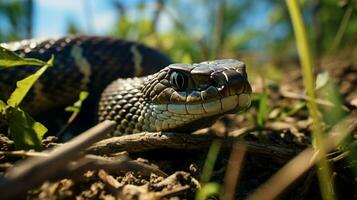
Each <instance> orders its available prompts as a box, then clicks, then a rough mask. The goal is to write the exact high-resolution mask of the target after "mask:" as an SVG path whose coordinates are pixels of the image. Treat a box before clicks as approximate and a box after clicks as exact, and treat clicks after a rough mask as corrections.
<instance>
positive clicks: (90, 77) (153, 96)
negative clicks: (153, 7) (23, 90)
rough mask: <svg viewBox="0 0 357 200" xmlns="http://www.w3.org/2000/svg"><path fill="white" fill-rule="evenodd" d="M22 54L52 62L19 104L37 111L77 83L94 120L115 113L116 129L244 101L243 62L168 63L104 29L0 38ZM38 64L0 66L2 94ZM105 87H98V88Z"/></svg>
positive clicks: (176, 121)
mask: <svg viewBox="0 0 357 200" xmlns="http://www.w3.org/2000/svg"><path fill="white" fill-rule="evenodd" d="M1 45H2V46H3V47H5V48H8V49H10V50H13V51H15V52H16V53H18V54H20V55H22V56H24V57H32V58H38V59H41V60H48V59H49V58H50V56H51V55H52V54H53V55H54V56H55V62H54V66H53V67H51V68H49V69H48V70H47V71H46V72H45V74H44V75H43V76H41V77H40V79H39V80H38V81H37V82H36V84H35V85H34V87H33V88H32V90H31V91H30V93H29V94H28V96H27V97H26V99H25V100H24V103H23V105H21V107H22V108H23V109H24V110H26V111H27V112H30V113H34V114H36V113H41V112H44V111H46V110H50V109H55V108H59V107H63V106H66V105H69V104H72V103H73V102H74V101H75V100H76V99H77V98H78V94H79V92H80V91H81V90H88V91H89V92H90V94H91V96H92V99H95V101H99V103H97V106H96V107H97V110H98V120H99V121H103V120H106V119H109V120H115V121H116V122H117V124H118V125H117V129H116V130H115V133H114V134H128V133H135V132H141V131H168V130H175V131H182V130H195V129H197V128H200V127H203V126H208V125H210V124H211V123H213V122H214V121H215V120H216V119H217V118H218V117H220V116H222V115H223V114H225V113H236V112H238V111H240V110H242V109H244V108H246V107H248V106H249V104H250V93H251V87H250V85H249V82H248V79H247V74H246V72H245V65H244V63H242V62H240V61H238V60H233V59H228V60H215V61H206V62H202V63H198V64H171V61H170V59H169V58H167V57H166V56H164V55H163V54H161V53H160V52H158V51H157V50H154V49H152V48H149V47H146V46H144V45H141V44H138V43H135V42H129V41H125V40H120V39H114V38H109V37H93V36H67V37H63V38H58V39H48V40H24V41H19V42H12V43H4V44H1ZM37 69H38V68H37V67H31V66H27V67H17V68H11V69H0V98H1V99H3V100H4V99H6V98H8V96H9V95H10V94H11V92H12V91H13V89H14V88H15V86H16V81H18V80H20V79H23V78H25V77H26V76H28V75H29V74H32V73H34V72H35V71H36V70H37ZM103 90H104V91H103Z"/></svg>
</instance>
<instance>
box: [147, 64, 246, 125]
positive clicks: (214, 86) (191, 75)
mask: <svg viewBox="0 0 357 200" xmlns="http://www.w3.org/2000/svg"><path fill="white" fill-rule="evenodd" d="M251 92H252V89H251V86H250V84H249V82H248V78H247V73H246V66H245V64H244V63H242V62H240V61H238V60H234V59H225V60H214V61H206V62H202V63H198V64H171V65H169V66H167V67H166V68H164V69H162V70H161V71H159V72H158V73H156V74H154V75H151V76H148V77H147V80H146V81H145V86H144V87H143V88H142V93H143V95H144V98H145V99H147V102H150V103H147V104H146V111H145V112H146V116H148V117H151V118H152V119H153V120H151V121H150V123H149V124H146V125H144V128H146V129H148V130H150V131H168V130H174V131H181V130H182V131H192V130H195V129H198V128H201V127H205V126H209V125H211V124H212V123H214V121H215V120H217V118H219V117H220V116H222V115H223V114H226V113H237V112H239V111H241V110H244V109H246V108H248V107H249V106H250V101H251V100H250V94H251Z"/></svg>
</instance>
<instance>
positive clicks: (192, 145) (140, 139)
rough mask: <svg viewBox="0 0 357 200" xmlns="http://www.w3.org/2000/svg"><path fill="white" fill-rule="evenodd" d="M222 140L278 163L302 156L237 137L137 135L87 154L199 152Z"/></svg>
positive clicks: (113, 140) (107, 142)
mask: <svg viewBox="0 0 357 200" xmlns="http://www.w3.org/2000/svg"><path fill="white" fill-rule="evenodd" d="M216 139H218V140H222V141H223V143H224V144H223V145H222V147H224V148H228V149H230V148H231V146H232V144H233V143H237V144H238V145H240V144H241V145H246V146H247V151H248V152H250V153H256V154H259V155H261V156H266V157H269V158H271V159H274V160H277V161H286V160H288V159H290V158H291V157H293V156H294V155H296V154H298V153H299V151H298V150H295V149H291V148H284V147H281V146H277V145H272V144H263V143H261V142H254V141H246V140H244V139H240V138H236V137H226V138H220V137H217V136H212V135H194V134H183V133H171V132H170V133H168V132H155V133H148V132H144V133H137V134H132V135H124V136H119V137H112V138H108V139H104V140H102V141H100V142H98V143H96V144H93V145H92V146H91V147H89V148H88V149H87V151H86V152H87V153H90V154H95V155H109V154H113V153H116V152H121V151H127V152H129V153H133V152H144V151H148V150H154V149H162V148H168V149H182V150H195V149H196V150H198V149H207V148H209V146H210V145H211V142H212V141H213V140H216Z"/></svg>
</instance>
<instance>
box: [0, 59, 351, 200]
mask: <svg viewBox="0 0 357 200" xmlns="http://www.w3.org/2000/svg"><path fill="white" fill-rule="evenodd" d="M321 66H322V68H320V69H319V71H323V70H327V71H329V72H330V74H331V76H333V77H334V78H335V80H336V82H337V85H338V87H339V91H340V92H341V94H342V96H343V104H344V106H345V108H346V109H347V113H352V112H355V111H356V107H357V102H356V101H357V89H356V85H357V62H356V61H353V59H351V57H347V58H346V57H344V56H341V57H334V58H328V59H325V60H322V61H321ZM284 70H285V72H283V73H284V79H283V80H282V81H281V82H273V81H269V80H262V79H260V78H259V77H257V78H255V79H254V80H252V79H251V80H250V82H251V84H252V87H253V91H254V92H255V93H261V92H263V91H264V90H268V95H269V102H268V106H269V107H270V108H272V109H271V112H269V115H268V117H267V119H266V121H265V123H264V126H263V127H258V126H257V125H256V123H254V120H253V119H254V118H255V117H256V116H257V115H258V112H259V111H258V109H257V108H258V107H259V105H258V104H259V101H258V100H254V99H253V102H252V107H251V108H250V109H249V110H248V111H247V112H246V113H242V114H238V115H227V116H224V117H223V118H221V119H220V120H219V121H218V122H217V123H216V124H214V125H213V126H212V127H211V128H207V129H203V130H200V131H198V132H196V133H195V137H192V138H190V135H189V134H186V135H185V134H183V136H177V135H172V137H173V138H176V139H172V138H171V139H167V138H166V136H168V137H170V134H166V135H165V134H163V135H159V136H157V137H156V136H155V137H154V136H148V135H147V134H146V135H145V134H144V135H137V136H135V137H132V138H126V139H125V140H124V139H123V143H125V142H129V143H130V145H131V148H124V147H125V145H128V144H121V145H122V146H121V148H119V147H114V146H107V147H108V148H107V149H105V150H103V149H101V150H100V149H99V150H98V149H95V148H92V149H91V150H88V151H89V153H92V154H96V155H92V154H91V155H89V154H83V153H82V154H80V155H78V156H76V157H75V158H74V159H71V161H68V160H67V161H66V163H67V164H66V167H65V168H61V170H60V171H58V174H56V175H51V176H50V179H46V178H45V179H44V180H45V181H43V182H41V184H39V185H37V186H36V187H34V188H31V189H30V190H28V191H27V192H26V193H18V194H17V195H16V196H17V197H16V198H17V199H18V198H23V199H107V200H109V199H117V198H119V199H194V198H195V195H196V192H197V191H198V190H199V189H200V188H201V187H202V182H200V178H201V176H202V169H203V166H204V163H205V161H206V158H207V153H208V149H209V147H210V144H211V142H212V141H219V143H220V144H221V148H220V152H219V154H218V158H217V160H216V162H215V164H214V168H213V172H212V176H211V179H210V182H216V183H218V184H220V185H221V186H227V185H226V184H227V183H226V181H225V180H228V179H226V178H227V174H228V176H229V175H230V174H229V173H228V171H229V170H228V169H227V168H228V167H229V165H231V166H232V165H235V164H237V163H235V164H230V160H232V159H233V160H234V159H238V158H235V157H232V155H234V154H233V153H232V152H233V151H232V147H233V149H234V147H237V146H239V145H240V144H243V145H245V146H246V147H247V152H246V154H245V156H244V157H243V158H242V159H243V162H242V163H240V166H238V165H237V166H236V168H234V167H233V169H236V170H238V169H241V172H240V174H241V175H240V176H239V181H238V183H237V184H236V187H235V194H234V198H235V199H244V198H246V197H247V196H248V195H249V194H251V193H252V192H253V191H255V190H256V189H257V188H259V186H260V185H261V184H263V183H264V182H265V181H266V180H268V179H269V178H270V177H271V176H272V175H273V174H274V173H275V172H277V171H278V170H279V169H280V168H281V167H282V166H284V164H286V163H287V162H288V161H289V160H290V159H291V158H293V157H294V156H296V155H298V154H299V153H300V152H301V151H303V150H304V149H305V148H307V147H310V146H311V131H310V130H311V119H310V118H309V117H308V111H307V109H306V107H303V108H300V109H297V111H296V112H294V113H290V114H286V113H288V112H285V111H286V110H287V109H290V110H291V108H292V107H293V105H297V104H298V103H299V102H304V101H305V100H306V99H305V100H304V98H305V97H304V96H303V89H302V88H303V87H302V77H301V74H300V69H299V68H298V67H297V66H295V65H291V67H287V68H285V69H284ZM263 85H264V86H265V87H264V86H263ZM319 105H320V106H321V107H323V109H325V107H328V105H324V102H322V103H321V104H319ZM283 114H285V115H283ZM325 128H326V130H328V129H329V127H325ZM160 137H161V139H157V138H160ZM352 137H353V138H354V140H356V139H357V130H356V129H354V131H353V133H352ZM217 138H220V139H217ZM232 138H237V141H238V142H234V140H232ZM142 141H144V142H142ZM153 141H154V142H153ZM354 143H355V142H354ZM43 144H44V147H45V148H47V149H51V148H53V147H58V146H61V144H59V142H58V140H57V139H56V138H55V137H53V136H49V137H47V138H46V139H45V140H44V141H43ZM155 145H157V146H155ZM128 146H129V145H128ZM115 148H118V149H115ZM0 151H1V152H2V153H1V154H0V176H5V175H6V172H7V171H9V170H11V169H12V168H13V166H15V165H17V164H18V163H20V161H22V160H26V159H28V157H30V158H31V159H32V158H39V157H42V156H47V155H45V154H46V152H44V153H43V154H36V153H34V152H17V151H15V147H14V143H13V142H12V141H11V140H10V139H9V138H8V137H7V136H6V135H5V134H2V135H1V137H0ZM14 151H15V152H17V153H10V152H14ZM88 151H87V152H88ZM341 155H342V156H341ZM329 161H330V163H331V165H332V169H333V176H334V177H333V179H334V181H335V191H336V194H337V196H338V197H339V198H340V199H356V198H357V190H356V188H357V183H356V182H357V180H356V179H354V178H353V175H352V170H351V168H352V166H353V165H356V161H352V162H351V161H349V160H348V159H346V157H345V156H343V154H342V153H341V152H338V151H336V152H332V153H331V154H330V155H329ZM61 163H63V161H61ZM50 165H51V166H50ZM50 165H49V166H48V169H50V168H51V167H52V165H57V163H52V164H50ZM354 167H356V166H354ZM46 170H47V167H44V168H42V169H39V170H38V172H39V173H40V174H32V177H35V176H42V175H41V172H45V171H46ZM44 174H45V173H44ZM43 176H44V175H43ZM225 177H226V178H225ZM0 182H1V181H0ZM28 182H31V176H30V177H28V179H26V181H25V182H24V183H23V184H27V183H28ZM0 185H1V184H0ZM0 188H1V187H0ZM12 190H14V191H16V190H17V187H15V188H12ZM222 195H223V194H221V196H220V195H213V196H212V197H210V199H219V198H220V197H222ZM0 196H1V194H0ZM280 198H281V199H321V196H320V191H319V186H318V180H317V175H316V169H314V168H313V169H310V170H309V171H308V172H306V173H304V175H303V176H301V177H300V178H299V179H298V180H297V181H295V182H294V184H293V185H291V186H290V187H289V188H288V189H287V190H285V192H284V193H283V194H281V196H280ZM0 199H1V198H0Z"/></svg>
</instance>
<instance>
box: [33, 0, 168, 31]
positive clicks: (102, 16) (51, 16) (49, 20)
mask: <svg viewBox="0 0 357 200" xmlns="http://www.w3.org/2000/svg"><path fill="white" fill-rule="evenodd" d="M120 2H122V3H124V4H125V6H126V8H127V10H128V11H129V14H131V15H133V17H135V13H130V11H132V10H135V9H130V8H131V7H133V6H136V4H137V2H138V0H129V1H120ZM148 2H149V6H154V4H153V2H154V1H152V0H150V1H148ZM150 2H152V3H151V4H150ZM34 9H35V11H34V14H35V16H34V27H33V30H34V33H33V35H34V37H56V36H63V35H65V34H66V29H67V26H68V23H69V22H74V23H75V24H76V25H77V26H78V27H79V28H80V29H81V30H82V31H83V32H84V33H88V34H96V35H102V34H105V33H108V32H109V31H111V29H112V27H113V25H114V23H115V22H116V20H117V17H118V16H117V11H116V10H115V7H114V6H113V4H112V1H109V0H35V1H34ZM86 9H87V10H89V11H90V13H86V12H85V10H86ZM88 15H89V16H88ZM171 25H172V24H171V22H169V20H168V18H167V17H165V16H163V17H161V20H160V28H161V29H168V28H170V26H171Z"/></svg>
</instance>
